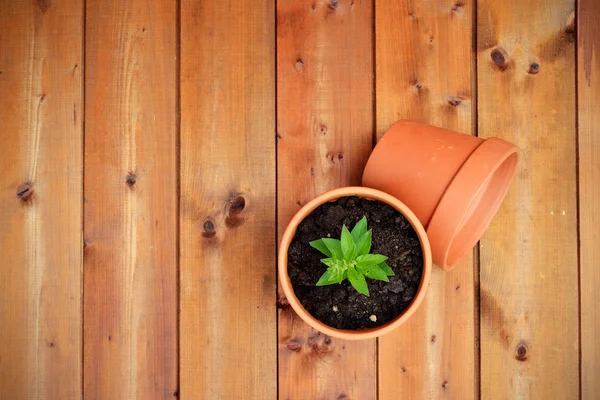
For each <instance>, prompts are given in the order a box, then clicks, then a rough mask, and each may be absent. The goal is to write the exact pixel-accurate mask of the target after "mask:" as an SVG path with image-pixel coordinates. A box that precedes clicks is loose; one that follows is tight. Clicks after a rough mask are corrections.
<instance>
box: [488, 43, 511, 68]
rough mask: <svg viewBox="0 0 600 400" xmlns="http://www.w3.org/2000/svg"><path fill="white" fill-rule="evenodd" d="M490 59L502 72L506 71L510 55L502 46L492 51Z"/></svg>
mask: <svg viewBox="0 0 600 400" xmlns="http://www.w3.org/2000/svg"><path fill="white" fill-rule="evenodd" d="M490 57H491V58H492V61H493V62H494V64H495V65H496V66H497V67H498V68H500V69H502V70H505V69H506V67H507V64H508V54H507V53H506V50H504V48H502V47H500V46H498V47H496V48H495V49H494V50H492V53H491V54H490Z"/></svg>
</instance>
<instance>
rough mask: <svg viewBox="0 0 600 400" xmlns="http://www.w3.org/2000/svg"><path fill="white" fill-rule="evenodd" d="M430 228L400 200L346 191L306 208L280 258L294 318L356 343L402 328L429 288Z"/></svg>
mask: <svg viewBox="0 0 600 400" xmlns="http://www.w3.org/2000/svg"><path fill="white" fill-rule="evenodd" d="M431 268H432V256H431V249H430V245H429V240H428V238H427V236H426V233H425V229H424V228H423V226H422V225H421V223H420V222H419V219H418V218H417V216H416V215H415V214H414V213H413V212H412V211H411V210H410V209H409V208H408V207H407V206H406V205H404V204H403V203H402V202H401V201H399V200H398V199H396V198H395V197H393V196H391V195H389V194H387V193H384V192H381V191H379V190H375V189H370V188H365V187H346V188H340V189H336V190H332V191H329V192H326V193H324V194H322V195H320V196H318V197H316V198H315V199H313V200H312V201H310V202H309V203H307V204H306V205H304V206H303V207H302V208H301V209H300V210H299V211H298V212H297V213H296V215H295V216H294V217H293V218H292V220H291V222H290V224H289V225H288V227H287V228H286V230H285V232H284V234H283V237H282V239H281V244H280V247H279V256H278V272H279V280H280V283H281V288H282V289H283V292H284V294H285V296H286V298H287V300H288V301H289V303H290V305H291V307H292V308H293V309H294V311H295V312H296V313H297V314H298V315H299V316H300V318H302V319H303V320H304V321H305V322H306V323H308V324H309V325H310V326H312V327H313V328H315V329H317V330H319V331H320V332H323V333H325V334H326V335H329V336H332V337H336V338H340V339H347V340H359V339H369V338H374V337H377V336H381V335H383V334H385V333H388V332H390V331H391V330H393V329H395V328H397V327H398V326H400V325H402V324H403V323H404V322H405V321H406V320H407V319H408V318H409V317H410V316H411V315H412V314H414V312H415V311H416V309H417V308H418V307H419V305H420V304H421V302H422V301H423V298H424V297H425V293H426V291H427V288H428V286H429V279H430V276H431Z"/></svg>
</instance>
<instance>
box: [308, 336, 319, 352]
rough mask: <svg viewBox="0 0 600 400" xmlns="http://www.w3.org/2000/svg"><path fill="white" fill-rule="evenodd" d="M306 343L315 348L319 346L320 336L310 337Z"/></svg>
mask: <svg viewBox="0 0 600 400" xmlns="http://www.w3.org/2000/svg"><path fill="white" fill-rule="evenodd" d="M306 344H307V345H308V347H310V348H311V349H313V350H315V349H316V348H317V347H318V346H319V336H318V335H317V336H311V337H309V338H308V340H307V341H306Z"/></svg>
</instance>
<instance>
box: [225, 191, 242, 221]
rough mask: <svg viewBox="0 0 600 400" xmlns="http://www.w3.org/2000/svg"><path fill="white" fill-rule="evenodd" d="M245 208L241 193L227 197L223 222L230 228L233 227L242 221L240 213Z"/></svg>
mask: <svg viewBox="0 0 600 400" xmlns="http://www.w3.org/2000/svg"><path fill="white" fill-rule="evenodd" d="M245 208H246V199H245V198H244V196H242V195H241V194H234V195H233V196H231V197H230V198H229V202H228V204H227V217H226V218H225V224H226V225H227V226H228V227H230V228H235V227H236V226H239V225H241V224H243V223H244V219H243V218H241V217H240V214H241V213H242V211H244V209H245Z"/></svg>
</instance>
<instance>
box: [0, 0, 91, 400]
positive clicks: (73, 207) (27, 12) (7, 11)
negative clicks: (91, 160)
mask: <svg viewBox="0 0 600 400" xmlns="http://www.w3.org/2000/svg"><path fill="white" fill-rule="evenodd" d="M82 10H83V7H82V3H81V1H71V2H48V1H30V2H8V1H6V2H4V1H3V2H0V121H1V123H0V125H1V129H0V171H2V172H1V173H0V226H2V228H0V337H1V338H2V339H1V340H0V397H1V398H6V399H42V398H44V399H78V398H81V333H82V332H81V261H82V260H81V242H82V239H81V219H82V217H81V214H82V212H81V204H82V203H81V201H82V174H81V170H82V154H81V150H82V138H83V135H82V118H81V115H82V112H81V110H82V100H83V96H82V74H81V71H82V68H81V66H82V45H83V41H82V25H83V13H82V12H83V11H82Z"/></svg>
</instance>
